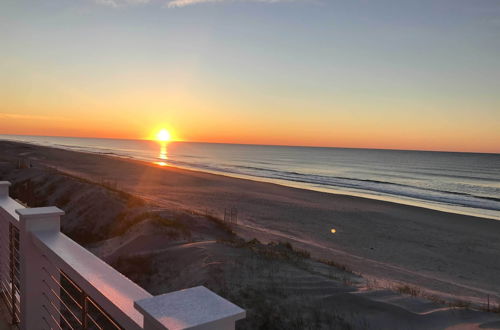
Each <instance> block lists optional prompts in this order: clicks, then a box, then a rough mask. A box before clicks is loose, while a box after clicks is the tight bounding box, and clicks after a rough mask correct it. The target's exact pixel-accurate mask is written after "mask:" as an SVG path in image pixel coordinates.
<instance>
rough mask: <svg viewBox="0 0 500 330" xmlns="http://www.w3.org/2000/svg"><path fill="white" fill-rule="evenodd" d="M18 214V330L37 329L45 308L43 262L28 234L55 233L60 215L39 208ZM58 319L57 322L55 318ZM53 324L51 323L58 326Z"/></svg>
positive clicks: (57, 211)
mask: <svg viewBox="0 0 500 330" xmlns="http://www.w3.org/2000/svg"><path fill="white" fill-rule="evenodd" d="M16 213H17V214H19V227H20V228H19V245H20V247H19V255H20V263H21V265H20V273H21V274H20V277H21V278H20V303H21V324H20V329H21V330H30V329H39V328H40V327H41V326H42V324H43V315H44V309H43V308H42V306H44V305H46V301H45V298H44V297H43V292H44V290H43V289H44V288H43V285H44V284H43V281H42V279H43V277H42V276H43V270H42V267H44V265H45V264H46V263H45V260H44V256H43V255H42V254H41V253H40V252H39V250H38V249H37V247H36V246H35V244H34V243H33V240H32V237H31V232H33V231H46V232H47V231H48V232H54V233H59V231H60V217H61V216H62V215H63V214H64V211H62V210H60V209H58V208H57V207H53V206H52V207H39V208H26V209H19V210H16ZM57 319H58V318H57ZM57 319H56V320H54V322H58V321H57Z"/></svg>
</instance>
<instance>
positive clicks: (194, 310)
mask: <svg viewBox="0 0 500 330" xmlns="http://www.w3.org/2000/svg"><path fill="white" fill-rule="evenodd" d="M134 305H135V308H137V310H139V311H140V312H141V313H143V314H144V318H145V321H146V318H147V319H148V320H149V321H150V322H152V323H153V324H155V325H156V326H157V327H158V329H169V330H180V329H191V328H192V329H195V328H198V327H200V326H203V325H205V326H210V325H216V324H217V323H218V322H220V323H221V324H227V323H228V322H233V324H234V322H236V321H237V320H240V319H242V318H244V317H245V315H246V312H245V310H243V309H241V308H240V307H238V306H236V305H235V304H233V303H231V302H229V301H227V300H226V299H224V298H222V297H220V296H218V295H216V294H215V293H213V292H212V291H210V290H208V289H207V288H205V287H203V286H197V287H194V288H190V289H185V290H180V291H175V292H171V293H167V294H163V295H160V296H156V297H152V298H148V299H143V300H138V301H136V302H135V304H134ZM216 328H218V327H214V329H216Z"/></svg>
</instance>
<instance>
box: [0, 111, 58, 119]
mask: <svg viewBox="0 0 500 330" xmlns="http://www.w3.org/2000/svg"><path fill="white" fill-rule="evenodd" d="M0 119H23V120H66V118H64V117H54V116H39V115H29V114H18V113H5V112H0Z"/></svg>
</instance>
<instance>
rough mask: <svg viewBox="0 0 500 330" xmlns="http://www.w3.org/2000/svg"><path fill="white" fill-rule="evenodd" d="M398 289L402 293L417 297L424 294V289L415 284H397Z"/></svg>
mask: <svg viewBox="0 0 500 330" xmlns="http://www.w3.org/2000/svg"><path fill="white" fill-rule="evenodd" d="M396 291H397V292H399V293H401V294H406V295H410V296H412V297H417V296H420V295H422V291H421V290H420V289H419V288H417V287H415V286H411V285H408V284H404V285H399V286H397V287H396Z"/></svg>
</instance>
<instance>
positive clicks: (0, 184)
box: [0, 181, 11, 187]
mask: <svg viewBox="0 0 500 330" xmlns="http://www.w3.org/2000/svg"><path fill="white" fill-rule="evenodd" d="M10 185H11V183H10V182H9V181H0V187H2V186H7V187H9V186H10Z"/></svg>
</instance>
